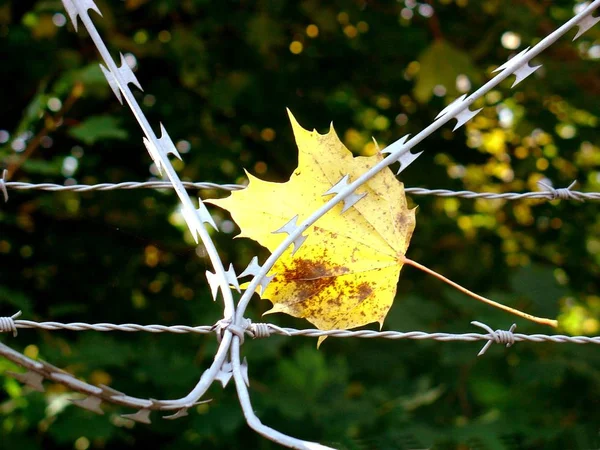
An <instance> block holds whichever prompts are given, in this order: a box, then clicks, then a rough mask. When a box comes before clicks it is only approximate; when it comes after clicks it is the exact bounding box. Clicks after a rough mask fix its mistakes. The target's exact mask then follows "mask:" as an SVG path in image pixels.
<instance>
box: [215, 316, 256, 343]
mask: <svg viewBox="0 0 600 450" xmlns="http://www.w3.org/2000/svg"><path fill="white" fill-rule="evenodd" d="M251 325H252V321H251V320H250V319H242V324H241V325H236V324H235V322H234V321H233V320H232V319H221V320H219V321H218V322H217V323H216V324H214V325H213V327H212V330H213V331H214V332H215V333H217V340H218V341H219V342H221V339H222V338H223V333H224V332H225V330H227V331H229V332H231V333H232V334H233V335H235V336H237V337H238V338H239V339H240V345H241V344H243V343H244V337H245V334H246V333H248V334H250V333H249V330H250V326H251Z"/></svg>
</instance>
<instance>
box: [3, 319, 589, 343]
mask: <svg viewBox="0 0 600 450" xmlns="http://www.w3.org/2000/svg"><path fill="white" fill-rule="evenodd" d="M15 316H16V315H15ZM15 316H12V318H11V317H0V332H8V331H13V330H14V329H34V328H35V329H42V330H51V331H56V330H68V331H102V332H108V331H122V332H128V333H129V332H148V333H174V334H186V333H192V334H211V333H214V332H216V331H217V328H219V327H221V328H223V325H222V321H219V322H218V323H217V324H216V325H202V326H195V327H192V326H188V325H139V324H133V323H124V324H114V323H84V322H71V323H62V322H35V321H32V320H18V319H14V317H15ZM472 323H474V322H472ZM476 324H480V322H477V323H476ZM227 325H228V324H227ZM227 325H225V327H227ZM478 326H481V325H478ZM257 329H260V330H262V333H261V334H260V335H257V334H258V333H257V332H256V330H257ZM265 330H266V331H265ZM242 331H243V332H244V333H246V334H247V335H249V336H251V337H261V338H266V337H269V336H271V335H282V336H291V337H294V336H304V337H311V338H315V337H316V338H318V337H332V338H362V339H389V340H401V339H409V340H416V341H422V340H434V341H440V342H450V341H461V342H475V341H489V340H490V339H491V334H490V333H487V334H481V333H458V334H457V333H428V332H425V331H375V330H319V329H316V328H305V329H296V328H287V327H279V326H277V325H274V324H270V323H252V322H250V321H248V322H247V325H246V327H245V329H244V330H242ZM498 331H502V330H496V332H498ZM503 332H504V333H509V331H503ZM510 333H511V335H512V339H513V340H514V342H523V341H528V342H554V343H557V344H566V343H570V344H597V345H600V336H594V337H590V336H567V335H563V334H553V335H548V334H531V335H528V334H522V333H513V332H512V331H510Z"/></svg>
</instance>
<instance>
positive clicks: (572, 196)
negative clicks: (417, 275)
mask: <svg viewBox="0 0 600 450" xmlns="http://www.w3.org/2000/svg"><path fill="white" fill-rule="evenodd" d="M4 185H5V187H6V188H7V189H14V190H18V191H50V192H64V191H67V192H91V191H115V190H120V189H125V190H131V189H173V185H172V184H171V183H169V182H164V181H146V182H134V181H130V182H124V183H100V184H91V185H88V184H73V185H70V186H64V185H61V184H52V183H38V184H34V183H22V182H5V183H4ZM183 186H184V187H185V188H186V189H220V190H225V191H237V190H240V189H244V188H245V187H246V186H244V185H241V184H217V183H210V182H189V181H184V182H183ZM545 189H546V190H545V191H540V192H523V193H519V192H504V193H498V192H473V191H452V190H449V189H426V188H405V192H406V193H407V194H412V195H433V196H437V197H461V198H482V199H488V200H523V199H531V200H535V199H544V200H557V199H561V200H578V201H585V200H590V201H599V200H600V192H580V191H573V190H571V189H570V188H559V189H554V188H552V187H549V186H545Z"/></svg>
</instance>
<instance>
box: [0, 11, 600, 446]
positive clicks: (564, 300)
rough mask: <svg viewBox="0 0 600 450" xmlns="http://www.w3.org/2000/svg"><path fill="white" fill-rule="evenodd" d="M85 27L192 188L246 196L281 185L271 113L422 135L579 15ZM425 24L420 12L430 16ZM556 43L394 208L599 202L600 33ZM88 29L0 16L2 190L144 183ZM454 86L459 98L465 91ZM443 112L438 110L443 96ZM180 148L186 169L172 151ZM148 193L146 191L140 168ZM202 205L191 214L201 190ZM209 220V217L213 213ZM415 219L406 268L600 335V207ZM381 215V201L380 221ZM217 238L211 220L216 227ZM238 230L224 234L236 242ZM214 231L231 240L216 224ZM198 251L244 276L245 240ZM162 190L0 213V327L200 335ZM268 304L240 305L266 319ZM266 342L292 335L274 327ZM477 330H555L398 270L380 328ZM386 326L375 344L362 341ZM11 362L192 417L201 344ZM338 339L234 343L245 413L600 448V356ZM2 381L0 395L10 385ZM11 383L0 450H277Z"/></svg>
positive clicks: (580, 350)
mask: <svg viewBox="0 0 600 450" xmlns="http://www.w3.org/2000/svg"><path fill="white" fill-rule="evenodd" d="M98 5H99V7H100V9H101V11H102V12H103V15H104V18H103V19H101V18H99V17H98V16H97V15H96V14H95V13H90V15H91V17H92V19H93V20H94V23H95V24H96V26H97V28H98V30H99V32H100V34H101V35H102V36H103V38H104V39H105V41H106V43H107V46H108V47H109V49H110V50H111V53H112V54H113V56H115V57H117V56H118V52H119V51H121V52H123V53H125V54H129V53H131V54H133V55H135V58H136V63H137V66H136V75H137V77H138V79H139V81H140V83H141V85H142V87H143V88H144V93H141V92H136V96H137V98H138V100H139V101H140V103H141V104H142V105H143V109H144V111H145V113H146V114H147V116H148V118H149V120H150V123H151V124H152V125H153V126H154V127H155V129H156V130H157V131H158V126H159V125H158V124H159V122H161V121H162V122H163V123H164V124H165V126H166V128H167V130H168V132H169V134H170V136H171V137H172V139H173V141H174V142H175V143H177V145H178V147H179V148H180V150H182V156H183V160H184V163H178V164H177V165H176V168H177V170H178V172H179V174H180V176H181V177H182V178H183V179H185V180H190V181H212V182H216V183H239V182H243V181H244V179H245V177H244V174H243V169H246V170H248V171H249V172H251V173H253V174H256V175H258V176H260V177H261V178H265V179H268V180H273V181H285V180H286V179H287V177H288V176H289V175H290V173H291V172H292V170H293V169H294V167H295V164H296V147H295V144H294V141H293V137H292V132H291V127H290V125H289V122H288V119H287V115H286V112H285V108H286V107H289V108H290V109H291V110H292V111H293V112H294V114H295V115H296V117H297V119H298V120H299V122H300V123H301V124H302V125H303V126H304V127H306V128H316V129H317V130H319V131H321V132H324V131H326V130H327V129H328V127H329V123H330V122H331V121H333V122H334V124H335V126H336V129H337V131H338V134H339V135H340V137H341V138H342V140H343V141H344V142H345V143H346V145H347V146H348V147H349V148H350V149H351V150H352V151H354V152H355V153H356V154H369V152H372V151H373V146H372V144H371V142H372V141H371V137H372V136H373V137H375V138H376V139H377V141H378V142H379V143H380V145H385V144H389V143H391V142H393V141H394V140H395V139H398V138H399V137H401V136H403V135H404V134H406V133H411V134H415V133H417V132H419V131H420V130H421V129H422V128H424V127H425V126H427V125H428V124H430V123H431V122H432V121H433V119H434V118H435V116H436V115H437V113H438V112H439V111H440V110H441V109H442V108H443V107H444V106H445V105H446V104H448V103H449V102H450V101H451V100H452V99H454V98H455V97H456V96H457V95H459V94H460V93H461V92H462V91H461V89H462V90H464V89H465V88H468V84H470V85H471V88H470V89H469V90H470V91H471V92H472V91H473V90H474V89H476V88H477V87H479V86H480V85H481V84H482V83H484V82H485V81H486V80H487V79H489V78H490V77H491V71H492V70H493V69H494V68H495V67H497V66H498V65H500V64H501V63H503V62H504V61H506V59H507V58H508V57H509V56H510V55H512V54H514V53H516V52H517V51H521V50H522V49H524V48H526V47H527V46H529V45H532V44H535V43H536V42H538V41H539V40H540V39H541V38H543V37H544V36H545V35H547V34H548V33H549V32H551V31H552V30H554V29H555V28H557V27H558V26H560V25H561V24H562V23H563V22H564V21H566V20H568V19H569V18H570V17H572V15H573V8H574V2H572V1H562V2H551V1H540V2H538V1H530V0H521V1H518V0H512V1H508V0H504V1H502V0H490V1H485V2H478V1H467V0H446V1H435V2H431V4H429V3H424V2H421V1H418V2H417V1H409V0H406V1H389V2H388V1H342V0H337V1H330V2H320V1H316V0H303V1H283V0H263V1H219V2H214V1H203V0H185V1H175V0H154V1H143V0H137V1H136V0H127V1H117V0H99V1H98ZM432 13H433V15H432ZM574 34H575V31H571V32H569V33H568V35H567V36H565V37H564V38H562V39H561V40H560V41H559V42H558V43H556V44H555V45H554V46H552V47H551V48H550V49H548V50H547V51H545V52H544V53H543V54H542V55H541V56H539V57H538V58H536V59H535V61H534V63H538V64H540V63H541V64H543V65H544V66H543V68H542V69H540V70H539V71H537V72H536V73H535V74H534V75H532V76H531V77H529V78H528V79H526V80H525V81H524V82H522V83H521V84H520V85H518V86H517V88H515V89H512V90H511V89H510V86H511V84H512V80H513V79H512V78H511V79H509V80H507V81H505V82H503V83H502V84H501V85H500V86H499V87H498V88H497V89H495V90H494V91H493V92H491V93H489V94H488V95H486V96H485V97H484V98H483V99H482V100H480V101H479V103H478V105H476V106H477V107H484V110H483V111H482V113H480V114H479V115H478V116H477V117H476V119H474V120H473V121H471V122H469V123H468V124H467V125H466V126H464V127H462V128H460V130H459V131H457V132H456V133H454V134H453V133H451V129H452V126H453V125H454V123H452V124H450V125H447V126H445V127H443V128H442V129H441V130H439V131H438V132H436V133H435V134H434V135H432V136H431V137H429V138H428V139H427V140H426V141H425V142H423V143H422V144H421V145H420V146H419V149H421V150H425V153H424V154H423V156H421V158H419V160H417V161H416V162H415V163H414V164H413V165H412V166H411V167H410V168H409V169H408V170H406V171H405V172H403V173H402V176H401V177H400V178H401V180H402V181H403V182H404V183H405V184H406V186H407V187H427V188H432V189H433V188H446V189H456V190H460V189H470V190H475V191H493V192H511V191H516V192H525V191H531V190H538V189H539V188H538V187H537V184H536V183H537V181H539V180H540V179H542V178H545V177H547V178H548V179H551V180H552V181H553V182H554V184H555V186H556V187H563V186H567V185H568V184H570V183H571V181H573V180H578V182H579V184H578V189H580V190H582V191H599V190H600V172H599V168H600V151H599V148H598V145H599V143H600V139H599V138H598V136H597V133H596V129H597V124H598V116H599V115H600V106H599V105H600V103H599V102H598V94H600V77H599V75H600V65H599V61H598V59H599V58H600V28H599V27H598V26H596V27H595V28H593V29H592V30H590V31H589V32H587V33H586V34H585V35H584V36H583V37H582V38H580V39H579V40H577V41H576V42H574V43H572V42H571V39H572V37H573V36H574ZM99 61H100V58H99V56H98V54H97V52H96V49H95V47H94V45H93V43H92V41H91V40H90V39H89V36H87V32H86V31H85V29H84V28H83V26H81V25H80V31H79V33H78V34H76V33H74V32H73V30H72V26H71V24H70V23H66V24H65V17H64V11H63V10H62V5H61V3H60V2H59V1H38V2H21V1H19V2H17V1H13V2H7V1H0V67H1V68H0V86H2V88H1V94H0V98H1V99H2V102H1V107H0V141H1V142H2V143H1V144H0V168H2V167H4V168H8V169H9V172H10V177H9V180H10V181H28V182H33V183H41V182H54V183H59V184H62V183H73V182H74V180H76V182H78V183H87V184H93V183H100V182H122V181H144V180H147V179H149V178H151V177H153V176H154V175H153V174H152V170H153V169H152V168H151V167H150V165H151V160H150V158H149V156H148V154H147V152H146V150H145V148H144V147H143V145H142V133H141V131H140V130H139V128H138V126H137V124H136V122H135V120H134V118H133V116H132V114H131V113H130V112H129V110H128V109H127V108H126V107H121V106H120V105H119V103H118V101H117V100H116V99H115V96H114V95H113V93H112V92H111V91H110V89H109V88H108V86H107V84H106V81H105V80H104V78H103V76H102V74H101V72H100V70H99V69H98V63H99ZM457 81H458V83H457ZM434 91H435V94H434V93H433V92H434ZM186 150H189V152H187V153H183V152H185V151H186ZM154 173H155V171H154ZM193 194H195V193H193ZM201 195H202V196H203V197H216V196H222V195H224V194H223V193H222V192H219V191H202V192H201ZM411 200H412V203H413V204H416V205H418V206H419V209H418V214H417V228H416V231H415V234H414V237H413V239H412V245H411V247H410V249H409V251H408V256H409V257H411V258H413V259H415V260H417V261H419V262H421V263H423V264H426V265H427V266H429V267H431V268H433V269H435V270H437V271H439V272H441V273H443V274H444V275H446V276H448V277H450V278H451V279H453V280H455V281H457V282H459V283H461V284H463V285H465V286H466V287H468V288H470V289H473V290H474V291H476V292H478V293H480V294H482V295H487V296H489V297H491V298H493V299H495V300H497V301H501V302H504V303H506V304H508V305H511V306H515V307H518V308H522V309H524V310H526V311H528V312H530V313H532V314H536V315H542V316H550V317H556V316H558V317H559V319H560V321H561V329H560V332H563V333H569V334H584V335H596V334H598V331H599V328H600V323H599V321H598V315H599V312H600V297H599V296H598V294H597V293H598V272H599V262H600V238H599V231H600V219H599V216H598V214H597V204H595V203H593V202H587V203H578V202H574V201H571V202H569V201H561V202H558V201H553V202H546V201H540V200H521V201H513V202H508V201H500V200H495V201H486V200H468V199H454V198H447V199H444V198H439V197H430V196H428V197H416V196H413V197H411ZM392 201H393V200H392ZM211 212H214V215H215V217H216V218H217V219H218V220H219V221H220V222H222V221H224V220H229V217H228V216H227V215H226V213H225V212H223V211H222V210H219V209H218V208H211ZM229 225H230V224H229ZM226 228H227V227H226ZM236 233H237V230H236V229H233V230H231V232H230V233H219V234H214V235H213V238H214V240H215V242H216V245H217V246H218V248H219V250H220V254H221V257H222V259H223V261H224V262H225V263H226V264H229V263H230V262H232V263H233V264H234V266H235V267H236V270H237V271H238V273H239V271H240V270H243V268H244V267H245V266H246V265H247V263H248V262H249V260H250V258H251V256H252V255H254V254H259V256H260V258H261V260H264V258H265V257H266V254H265V251H264V249H261V248H260V247H258V246H257V245H255V244H254V243H253V242H251V241H247V240H232V237H233V236H234V235H235V234H236ZM203 255H204V253H203V250H202V249H201V248H198V249H197V248H195V246H194V245H193V241H192V240H191V238H190V236H189V234H188V233H187V232H186V231H185V226H184V225H183V224H182V221H181V217H180V216H179V215H178V213H177V201H176V197H175V195H174V193H173V192H172V191H170V190H166V191H152V190H136V191H117V192H94V193H84V194H80V193H45V192H44V193H43V192H19V191H14V190H11V191H10V200H9V202H8V203H7V204H4V203H2V204H0V314H1V315H12V314H13V313H14V312H15V311H16V310H22V311H23V317H22V318H24V319H30V320H38V321H46V320H55V321H61V322H69V321H82V322H113V323H126V322H134V323H142V324H151V323H158V324H165V325H168V324H187V325H210V324H213V323H214V322H215V321H216V320H218V319H219V318H220V317H221V314H222V304H221V302H220V301H217V302H216V303H215V302H213V301H212V299H211V298H210V293H209V290H208V287H207V284H206V280H205V276H204V273H205V271H206V269H208V268H209V267H210V265H209V263H208V261H207V259H205V257H204V256H203ZM267 307H268V302H264V301H262V300H260V299H258V298H257V299H256V300H255V301H253V304H252V305H251V308H250V310H249V313H248V314H249V317H250V318H252V319H253V320H255V321H256V320H260V314H261V313H262V312H263V311H265V310H266V309H267ZM268 320H269V321H272V322H274V323H276V324H279V325H283V326H293V327H296V328H307V327H309V326H310V325H309V324H308V323H307V322H304V321H302V320H297V319H293V318H290V317H285V316H282V315H278V316H269V317H268ZM471 320H480V321H483V322H486V323H488V324H489V325H490V326H492V327H493V328H502V329H507V328H509V327H510V325H511V324H512V323H513V322H516V323H517V324H518V331H520V332H524V333H548V332H552V331H551V330H550V329H548V328H545V327H541V326H537V325H535V324H531V323H527V322H525V321H523V320H520V319H515V318H513V317H512V316H509V315H507V314H505V313H503V312H500V311H496V310H491V309H490V308H488V307H485V306H482V305H479V304H476V302H474V301H473V300H471V299H469V298H468V297H465V296H464V295H462V294H460V293H457V292H456V291H453V290H451V289H450V288H448V287H447V286H445V285H443V284H442V283H440V282H439V281H437V280H435V279H433V278H432V277H430V276H426V275H424V274H422V273H419V272H418V271H417V270H415V269H413V268H410V267H408V268H405V269H404V270H403V271H402V274H401V277H400V282H399V288H398V296H397V301H396V303H395V304H394V306H393V307H392V310H391V311H390V314H389V316H388V317H387V319H386V322H385V325H384V329H389V330H402V331H411V330H421V331H428V332H436V331H441V332H456V333H462V332H469V331H478V329H475V328H473V327H472V326H471V325H470V324H469V322H470V321H471ZM370 328H371V329H375V328H376V325H373V326H372V327H370ZM2 340H3V342H5V343H7V344H9V345H11V346H13V347H14V348H15V349H17V350H20V351H23V352H24V353H25V354H26V355H28V356H30V357H32V358H42V359H44V360H47V361H49V362H51V363H52V364H54V365H56V366H59V367H61V368H63V369H65V370H68V371H69V372H71V373H73V374H75V375H76V376H77V377H79V378H81V379H85V380H87V381H89V382H92V383H103V384H108V385H110V386H111V387H114V388H115V389H118V390H121V391H124V392H126V393H128V394H130V395H135V396H139V397H151V398H173V397H180V396H182V395H185V394H186V393H187V392H188V391H189V389H191V387H192V386H193V385H194V384H195V382H196V380H197V379H198V377H199V376H200V374H201V373H202V371H203V370H204V369H205V368H206V367H208V365H209V363H210V361H211V360H212V357H213V355H214V351H215V348H216V342H215V339H214V336H193V335H181V336H175V335H150V334H145V333H137V334H126V333H118V332H114V333H104V334H103V333H98V332H91V331H90V332H79V333H75V332H68V331H60V332H58V331H57V332H46V331H41V330H21V332H20V333H19V336H18V338H16V339H15V338H13V337H12V336H10V335H9V334H7V335H4V336H2ZM481 345H482V344H481V343H438V342H432V341H422V342H419V341H396V342H391V341H384V340H359V339H328V340H327V341H326V342H325V343H324V344H323V345H322V346H321V349H320V350H317V349H316V340H315V339H310V338H302V337H297V338H285V337H273V338H270V339H265V340H258V341H250V340H247V341H246V344H245V345H244V346H243V349H242V351H243V354H244V355H245V356H247V358H248V361H249V366H250V380H251V395H252V400H253V405H254V409H255V411H256V412H257V414H258V416H259V417H260V418H261V420H263V422H264V423H266V424H268V425H270V426H273V427H274V428H276V429H278V430H281V431H283V432H285V433H287V434H290V435H293V436H296V437H301V438H304V439H310V440H316V441H319V442H322V443H325V444H328V445H331V446H335V447H339V448H343V449H360V450H362V449H381V450H383V449H415V448H437V449H467V448H469V449H471V448H472V449H498V450H499V449H561V450H562V449H592V448H598V447H599V446H600V436H599V429H600V412H599V411H600V408H599V406H600V404H599V401H598V399H599V398H600V397H599V396H600V391H599V386H600V383H599V382H600V371H599V363H600V353H599V352H598V349H597V348H595V347H594V346H591V345H588V346H577V345H574V344H550V343H544V344H534V343H519V344H517V345H515V346H514V347H512V348H510V349H509V350H507V349H505V348H503V347H502V346H493V347H492V348H491V349H490V350H489V351H488V353H487V354H486V355H485V356H484V357H482V358H477V357H476V356H475V355H476V354H477V352H478V351H479V349H480V347H481ZM15 369H16V367H15V366H14V365H13V364H11V363H9V362H8V361H6V360H0V373H1V372H4V371H6V370H15ZM0 383H1V384H2V389H1V390H0V436H1V438H0V448H12V449H19V450H34V449H49V450H54V449H56V450H58V449H73V448H74V449H76V450H86V449H88V448H89V449H101V448H106V449H109V448H110V449H133V448H161V449H169V450H170V449H187V448H202V449H230V448H251V449H254V448H257V449H270V448H276V446H275V445H274V444H272V443H270V442H268V441H266V440H264V439H262V438H260V437H259V436H257V435H256V434H255V433H253V432H252V431H251V430H249V428H248V427H247V426H246V424H245V422H244V419H243V416H242V413H241V411H240V408H239V405H238V402H237V398H236V395H235V391H234V389H233V387H232V386H228V387H227V388H226V389H225V390H222V389H221V388H220V387H218V386H213V387H212V388H211V389H210V391H209V392H208V394H207V398H213V399H214V400H213V402H212V403H210V404H207V405H203V406H200V407H198V408H197V410H192V411H190V416H189V417H186V418H183V419H180V420H177V421H174V422H171V421H164V420H162V419H160V417H159V415H158V414H156V413H155V414H153V416H152V418H153V424H152V425H150V426H147V425H140V424H136V425H135V426H132V425H131V424H129V423H125V422H124V421H123V420H121V419H119V414H123V413H130V412H132V411H130V410H126V409H120V408H117V407H113V406H111V405H105V411H106V414H105V415H104V416H96V415H94V414H92V413H90V412H87V411H84V410H81V409H78V408H76V407H73V406H70V405H69V402H68V399H69V398H70V397H71V396H72V393H71V392H68V391H66V390H65V389H64V388H63V387H62V386H59V385H55V384H52V383H48V382H47V383H46V388H47V391H46V393H45V394H39V393H36V392H31V391H30V390H29V389H28V388H25V387H23V386H22V385H21V384H19V383H18V382H17V381H15V380H13V379H11V378H9V377H1V378H0Z"/></svg>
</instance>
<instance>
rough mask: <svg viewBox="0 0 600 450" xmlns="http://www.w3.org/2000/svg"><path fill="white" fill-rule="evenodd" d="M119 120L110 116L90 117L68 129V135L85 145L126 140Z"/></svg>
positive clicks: (126, 134)
mask: <svg viewBox="0 0 600 450" xmlns="http://www.w3.org/2000/svg"><path fill="white" fill-rule="evenodd" d="M120 122H121V121H120V120H118V119H116V118H114V117H112V116H106V115H104V116H92V117H89V118H88V119H85V120H84V121H83V122H81V123H80V124H79V125H77V126H75V127H73V128H70V129H69V135H70V136H71V137H73V138H75V139H78V140H80V141H82V142H83V143H85V144H87V145H93V144H95V143H96V142H98V141H104V140H110V139H117V140H124V139H127V136H128V133H127V131H126V130H125V129H124V128H122V127H121V125H120Z"/></svg>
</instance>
